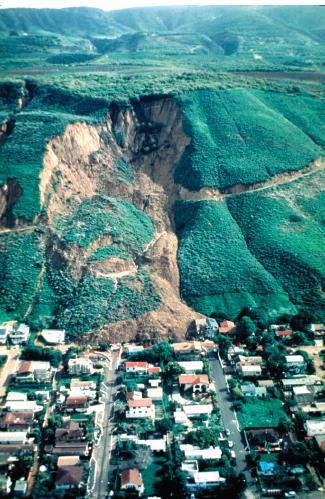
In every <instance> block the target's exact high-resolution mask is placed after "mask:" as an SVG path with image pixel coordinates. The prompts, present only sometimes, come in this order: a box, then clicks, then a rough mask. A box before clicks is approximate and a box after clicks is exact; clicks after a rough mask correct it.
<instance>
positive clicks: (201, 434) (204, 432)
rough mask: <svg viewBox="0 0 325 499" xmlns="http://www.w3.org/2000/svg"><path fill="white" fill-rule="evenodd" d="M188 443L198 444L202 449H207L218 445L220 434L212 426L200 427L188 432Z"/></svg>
mask: <svg viewBox="0 0 325 499" xmlns="http://www.w3.org/2000/svg"><path fill="white" fill-rule="evenodd" d="M186 443H188V444H192V445H197V446H198V447H200V449H207V448H208V447H211V446H216V445H218V436H217V434H216V433H215V432H214V431H212V430H211V429H210V428H199V429H198V430H196V431H191V432H190V433H188V434H187V436H186Z"/></svg>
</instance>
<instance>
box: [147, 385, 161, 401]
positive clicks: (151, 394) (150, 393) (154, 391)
mask: <svg viewBox="0 0 325 499" xmlns="http://www.w3.org/2000/svg"><path fill="white" fill-rule="evenodd" d="M163 394H164V392H163V389H162V388H161V386H158V387H157V388H148V389H147V397H148V398H151V399H152V400H162V398H163Z"/></svg>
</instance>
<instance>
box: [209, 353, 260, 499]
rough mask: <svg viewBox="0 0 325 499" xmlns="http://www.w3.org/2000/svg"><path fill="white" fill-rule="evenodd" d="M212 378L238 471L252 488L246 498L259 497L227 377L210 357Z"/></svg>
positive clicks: (215, 360) (218, 364)
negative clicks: (232, 443) (233, 408)
mask: <svg viewBox="0 0 325 499" xmlns="http://www.w3.org/2000/svg"><path fill="white" fill-rule="evenodd" d="M209 362H210V368H211V376H212V380H213V382H214V384H215V387H216V396H217V402H218V407H219V409H220V413H221V417H222V420H223V424H224V427H225V428H227V429H228V430H229V431H230V435H229V437H228V438H229V440H232V441H233V442H234V446H233V448H232V450H234V451H235V453H236V458H237V459H236V471H237V473H244V475H245V477H246V481H247V486H248V487H249V488H250V489H249V490H247V492H245V495H246V497H258V495H256V496H255V495H254V489H255V487H256V486H255V481H254V480H253V479H252V475H251V473H250V471H249V470H248V468H247V464H246V459H245V456H246V452H245V443H244V439H243V437H242V434H241V432H240V429H239V424H238V420H237V417H236V414H235V412H234V411H233V410H232V408H231V406H232V401H231V398H230V396H229V394H228V388H227V383H226V378H225V375H224V373H223V371H222V367H221V364H220V362H219V360H218V359H217V358H216V357H213V356H212V355H211V356H210V357H209Z"/></svg>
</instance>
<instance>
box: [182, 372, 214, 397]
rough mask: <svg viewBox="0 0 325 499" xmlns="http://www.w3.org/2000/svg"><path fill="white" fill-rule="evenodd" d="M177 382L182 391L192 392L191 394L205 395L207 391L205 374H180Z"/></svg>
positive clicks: (207, 385) (207, 379)
mask: <svg viewBox="0 0 325 499" xmlns="http://www.w3.org/2000/svg"><path fill="white" fill-rule="evenodd" d="M178 382H179V385H180V387H181V388H182V389H184V390H192V391H193V393H205V392H207V391H208V390H209V378H208V376H207V374H181V375H180V376H179V378H178Z"/></svg>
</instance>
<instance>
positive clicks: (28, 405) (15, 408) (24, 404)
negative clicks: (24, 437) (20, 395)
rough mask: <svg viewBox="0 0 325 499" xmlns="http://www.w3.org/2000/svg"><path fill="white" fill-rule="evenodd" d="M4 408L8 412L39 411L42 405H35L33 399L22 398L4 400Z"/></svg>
mask: <svg viewBox="0 0 325 499" xmlns="http://www.w3.org/2000/svg"><path fill="white" fill-rule="evenodd" d="M5 408H6V409H8V410H9V411H10V412H33V413H34V412H40V411H41V410H42V409H43V407H42V406H41V405H37V402H36V401H35V400H22V401H13V402H6V403H5Z"/></svg>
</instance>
